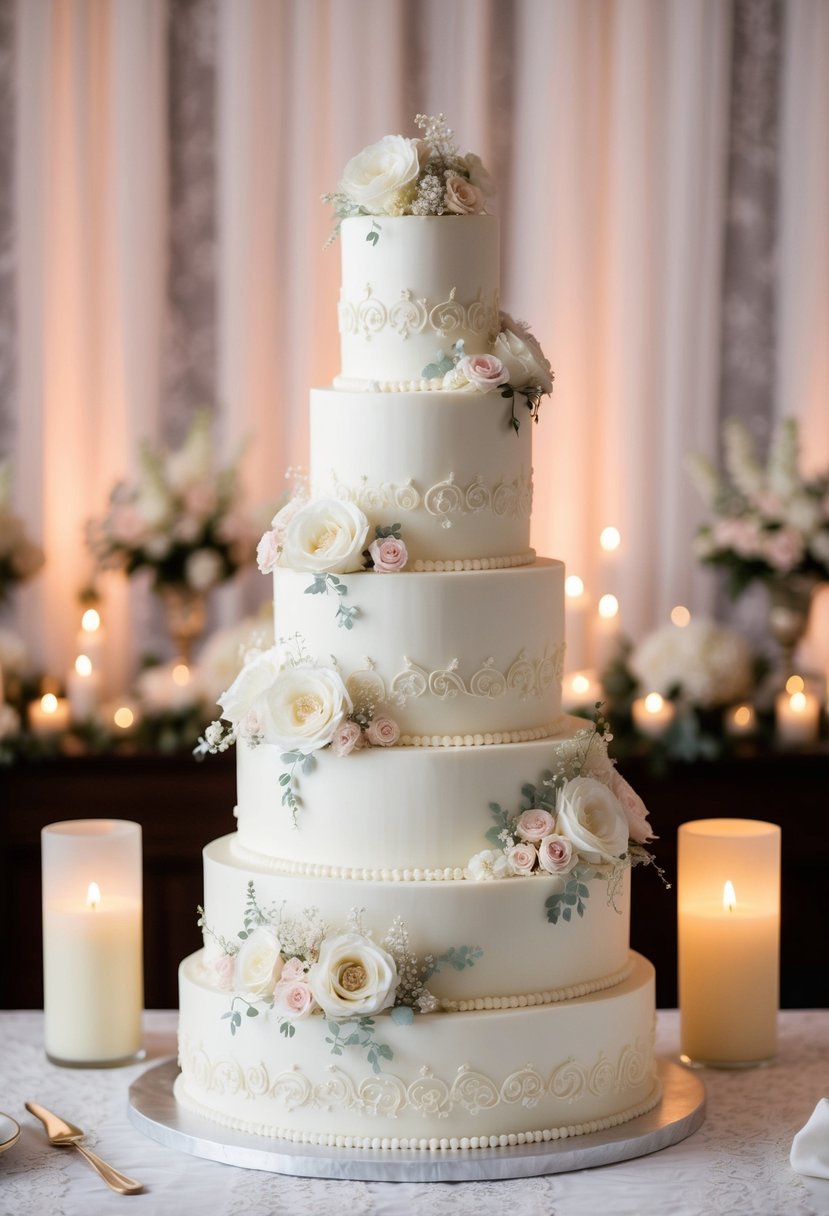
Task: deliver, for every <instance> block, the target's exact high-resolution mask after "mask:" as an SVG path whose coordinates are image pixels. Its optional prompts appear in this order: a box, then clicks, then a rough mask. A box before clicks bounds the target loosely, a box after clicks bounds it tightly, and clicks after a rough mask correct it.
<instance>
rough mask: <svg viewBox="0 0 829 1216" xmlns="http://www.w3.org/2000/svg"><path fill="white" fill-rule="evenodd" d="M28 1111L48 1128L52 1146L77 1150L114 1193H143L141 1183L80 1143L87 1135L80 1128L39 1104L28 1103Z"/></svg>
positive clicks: (47, 1133)
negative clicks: (114, 1167)
mask: <svg viewBox="0 0 829 1216" xmlns="http://www.w3.org/2000/svg"><path fill="white" fill-rule="evenodd" d="M26 1110H27V1111H29V1112H30V1114H33V1115H34V1116H35V1118H36V1119H40V1121H41V1123H42V1124H43V1126H44V1127H45V1128H46V1135H47V1137H48V1139H49V1143H50V1144H54V1145H55V1146H56V1147H57V1148H76V1149H77V1150H78V1152H79V1153H80V1154H81V1156H82V1157H84V1158H85V1159H86V1160H87V1161H88V1162H89V1164H90V1165H91V1166H92V1168H93V1170H95V1172H96V1173H98V1174H100V1176H101V1177H102V1178H103V1180H104V1182H105V1183H106V1184H107V1186H109V1187H111V1188H112V1189H113V1191H117V1192H118V1194H119V1195H136V1194H137V1193H138V1192H139V1191H143V1189H144V1187H143V1185H142V1184H141V1183H140V1182H136V1181H135V1179H134V1178H128V1177H127V1175H126V1174H122V1173H120V1172H119V1171H118V1170H116V1169H113V1167H112V1166H111V1165H107V1163H106V1161H102V1160H101V1158H100V1157H98V1156H96V1154H95V1153H92V1152H90V1151H89V1149H88V1148H85V1147H84V1146H83V1145H82V1144H81V1143H80V1141H81V1140H82V1139H83V1137H84V1136H85V1135H86V1133H85V1132H82V1131H81V1129H80V1128H79V1127H75V1125H74V1123H67V1121H66V1120H65V1119H61V1118H60V1116H59V1115H54V1114H52V1112H51V1111H50V1110H47V1109H46V1107H45V1106H39V1105H38V1104H37V1102H27V1103H26Z"/></svg>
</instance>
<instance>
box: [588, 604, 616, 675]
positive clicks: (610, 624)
mask: <svg viewBox="0 0 829 1216" xmlns="http://www.w3.org/2000/svg"><path fill="white" fill-rule="evenodd" d="M618 649H619V601H618V599H617V598H616V596H615V595H610V594H607V595H603V596H602V597H601V599H600V600H599V604H598V611H597V615H596V618H595V620H594V636H593V652H594V655H595V661H594V666H595V667H596V668H597V669H598V670H599V671H604V669H605V667H607V665H608V663H611V662H612V661H613V660H614V659H615V658H616V656H617V652H618Z"/></svg>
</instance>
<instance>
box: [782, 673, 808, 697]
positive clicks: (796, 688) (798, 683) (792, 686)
mask: <svg viewBox="0 0 829 1216" xmlns="http://www.w3.org/2000/svg"><path fill="white" fill-rule="evenodd" d="M805 687H806V681H805V680H804V679H803V676H789V678H788V680H787V681H786V692H787V693H789V695H791V694H792V693H793V692H803V689H804V688H805Z"/></svg>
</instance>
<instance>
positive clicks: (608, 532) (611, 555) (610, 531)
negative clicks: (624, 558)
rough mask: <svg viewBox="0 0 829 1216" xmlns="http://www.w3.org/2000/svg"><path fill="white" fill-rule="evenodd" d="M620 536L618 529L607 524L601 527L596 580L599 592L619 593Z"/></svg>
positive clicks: (604, 593) (601, 593)
mask: <svg viewBox="0 0 829 1216" xmlns="http://www.w3.org/2000/svg"><path fill="white" fill-rule="evenodd" d="M621 545H622V537H621V534H620V532H619V529H618V528H616V527H614V526H613V525H612V524H609V525H608V526H607V527H606V528H602V531H601V534H600V535H599V565H598V582H599V594H600V595H607V594H608V593H609V594H611V595H618V593H619V558H620V556H621Z"/></svg>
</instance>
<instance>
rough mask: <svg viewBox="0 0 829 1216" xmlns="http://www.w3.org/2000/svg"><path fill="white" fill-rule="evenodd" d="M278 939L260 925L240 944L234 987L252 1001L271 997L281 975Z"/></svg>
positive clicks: (272, 932)
mask: <svg viewBox="0 0 829 1216" xmlns="http://www.w3.org/2000/svg"><path fill="white" fill-rule="evenodd" d="M280 950H281V946H280V944H279V938H278V937H277V936H276V934H275V933H274V931H273V930H272V929H267V928H265V926H264V925H260V927H259V928H258V929H254V930H253V932H252V933H251V934H250V935H249V936H248V937H247V938H246V939H245V940H244V941H243V942H242V945H241V946H240V947H239V953H238V954H237V955H236V973H235V979H234V983H235V984H236V987H237V988H239V989H240V990H241V991H242V992H244V993H246V994H247V995H249V996H253V997H266V996H271V994H272V993H273V990H274V988H275V987H276V985H277V981H278V980H279V977H280V975H281V974H282V955H281V953H280Z"/></svg>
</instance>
